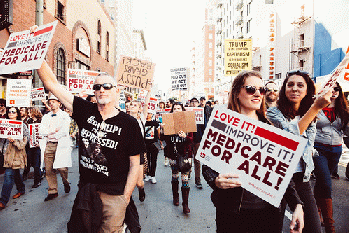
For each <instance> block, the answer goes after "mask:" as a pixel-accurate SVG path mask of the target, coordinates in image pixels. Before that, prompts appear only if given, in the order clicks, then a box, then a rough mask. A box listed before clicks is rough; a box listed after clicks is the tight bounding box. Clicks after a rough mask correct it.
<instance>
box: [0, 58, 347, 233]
mask: <svg viewBox="0 0 349 233" xmlns="http://www.w3.org/2000/svg"><path fill="white" fill-rule="evenodd" d="M38 74H39V77H40V79H41V81H42V82H43V84H44V86H45V88H46V89H47V90H48V91H49V92H50V95H49V96H48V99H47V102H46V101H43V103H44V105H45V108H44V109H43V110H42V111H40V109H39V108H37V107H30V108H24V107H22V108H17V107H7V108H6V101H5V100H3V99H1V100H0V117H1V118H6V119H10V120H19V121H22V122H23V134H22V135H23V136H22V138H20V139H13V138H11V137H8V138H1V139H0V152H1V154H0V165H1V169H2V170H1V171H2V173H3V174H4V182H3V186H2V191H1V198H0V209H4V208H6V205H7V204H8V202H9V200H10V195H11V191H12V189H13V186H14V185H16V188H17V193H16V194H15V195H14V196H13V197H12V198H14V199H16V198H20V197H21V196H22V195H24V194H25V192H26V189H25V184H24V182H23V181H24V180H26V179H27V178H28V174H29V172H30V168H31V167H33V168H34V183H33V186H32V188H37V187H39V186H40V185H41V180H42V179H43V178H44V177H45V178H46V180H47V183H48V193H47V196H46V197H45V199H43V200H44V201H53V200H54V199H55V198H57V197H58V181H57V177H56V173H59V174H60V176H61V178H62V184H63V186H64V191H65V193H69V192H70V188H71V187H70V182H69V180H68V169H69V167H71V166H72V159H71V152H72V149H73V148H74V147H78V148H79V174H80V177H79V182H78V187H79V190H78V193H77V196H76V199H75V201H74V205H73V208H72V213H71V216H70V220H69V222H68V224H67V227H68V232H122V231H123V230H124V225H125V224H126V225H127V227H128V229H129V230H130V231H131V232H140V230H141V226H140V223H139V216H138V213H137V208H136V205H135V203H134V202H133V200H132V193H133V190H134V189H135V187H137V189H138V198H139V200H140V201H141V202H144V201H145V200H146V190H145V186H144V182H151V183H152V184H156V183H157V180H156V167H157V158H158V154H159V150H164V156H165V157H166V159H165V166H168V165H170V167H171V174H172V176H171V184H172V197H173V205H174V206H179V205H180V194H179V193H180V192H181V194H182V195H181V197H182V207H183V213H184V214H189V213H190V207H189V194H190V185H189V180H190V179H191V172H192V170H193V172H194V180H195V186H196V188H198V189H202V188H203V186H202V181H201V175H202V176H203V177H204V179H205V181H206V182H207V183H208V185H209V186H210V187H211V188H212V189H213V192H212V195H211V199H212V202H213V204H214V206H215V208H216V231H217V232H219V233H225V232H232V229H234V232H241V233H247V232H248V233H257V232H269V233H274V232H275V233H279V232H282V229H283V223H284V222H283V216H284V214H285V209H286V206H287V205H288V206H289V208H290V209H291V211H292V212H293V215H292V220H291V223H290V231H291V232H306V233H308V232H309V233H310V232H311V233H314V232H319V233H321V230H322V226H324V227H325V231H326V233H333V232H335V225H334V219H333V204H332V195H331V194H332V180H331V176H334V174H335V173H336V172H337V169H338V163H339V158H340V156H341V154H342V142H343V137H345V136H348V135H349V129H348V123H349V108H348V103H347V100H346V97H345V95H344V93H343V90H342V88H341V86H340V85H339V83H336V84H335V86H334V87H333V88H332V89H331V90H330V91H328V92H327V93H326V94H325V95H323V96H317V97H316V98H314V96H316V95H315V94H316V88H315V84H314V82H313V80H312V79H311V77H310V76H309V74H308V73H307V72H304V71H301V70H296V71H290V72H288V73H287V75H286V78H285V80H284V81H283V84H282V86H281V88H280V89H279V87H278V86H277V85H276V83H274V82H272V81H270V82H267V83H266V84H264V83H263V78H262V76H261V74H260V73H259V72H256V71H242V72H240V73H239V74H238V75H237V76H236V77H235V79H234V81H233V83H232V87H231V89H230V90H229V97H228V103H227V105H226V107H227V109H230V110H232V111H235V112H238V113H240V114H241V115H243V117H246V118H250V119H254V120H256V121H260V122H263V123H266V124H269V125H273V126H275V127H277V128H280V129H282V130H285V131H287V132H289V133H292V134H295V135H298V136H301V137H303V138H305V139H306V141H307V143H306V147H305V149H304V152H303V154H302V156H301V158H300V160H299V162H298V164H297V166H296V170H295V172H294V174H293V177H292V179H291V181H290V183H289V184H288V187H287V190H286V192H285V194H284V196H283V198H282V201H281V204H280V206H279V207H275V206H273V205H271V204H270V203H268V202H266V201H265V200H262V199H261V198H259V197H258V196H256V195H254V194H253V193H251V192H249V191H248V190H246V189H244V188H242V187H241V183H242V182H243V181H242V180H240V179H239V175H237V174H233V173H225V174H220V173H218V172H217V171H215V170H213V169H212V168H210V167H208V166H206V165H202V164H200V162H199V161H198V160H196V159H195V158H194V157H195V154H196V153H197V151H198V148H199V146H200V142H201V140H202V137H203V134H204V131H205V128H206V127H207V123H208V120H209V118H210V115H211V112H212V110H213V107H214V105H217V104H218V102H217V101H206V98H205V97H200V96H199V97H193V98H191V99H190V100H186V101H185V102H178V101H176V100H173V99H169V100H168V101H167V102H166V103H165V102H159V104H158V111H159V112H161V114H165V113H164V112H166V111H167V112H168V113H177V112H183V111H186V108H188V107H201V108H203V112H204V121H203V122H204V123H203V124H197V127H196V128H197V130H196V132H185V131H183V130H179V131H178V132H176V133H175V134H172V135H165V134H164V123H163V122H162V121H161V119H160V118H161V117H160V115H157V114H153V113H150V112H148V107H147V106H148V103H149V99H150V93H151V92H150V91H148V94H147V96H146V97H145V100H144V103H142V102H140V101H138V100H131V101H127V102H126V103H125V109H120V108H119V106H118V99H119V94H120V91H121V89H120V87H119V86H118V85H117V83H116V80H115V79H114V78H113V77H111V76H109V75H107V74H104V73H103V74H101V75H100V76H98V77H97V78H96V79H95V82H94V85H93V90H94V95H88V96H87V98H83V97H81V96H74V95H73V94H71V93H70V92H69V91H67V90H66V89H65V88H64V87H62V86H61V85H59V83H58V81H57V79H56V77H55V75H54V74H53V72H52V70H51V68H50V67H49V66H48V64H47V63H46V62H45V61H44V62H43V64H42V66H41V68H40V69H39V70H38ZM151 85H152V84H151ZM198 98H199V99H198ZM142 104H143V105H144V106H143V107H142ZM33 123H40V128H39V132H40V135H41V137H42V138H41V139H40V140H39V141H38V142H36V143H35V144H34V145H31V146H29V144H30V143H29V141H30V140H29V138H30V135H29V131H28V127H29V125H30V124H33ZM346 141H348V140H344V142H346ZM1 159H2V160H1ZM192 167H194V168H193V169H192ZM21 170H23V174H21ZM311 177H313V178H315V187H314V189H313V188H312V185H311V183H310V179H311ZM334 177H336V176H334ZM347 177H348V179H349V174H347ZM180 184H181V186H180ZM179 187H181V188H179ZM169 192H170V191H169ZM86 202H87V203H88V205H86ZM86 206H88V207H86Z"/></svg>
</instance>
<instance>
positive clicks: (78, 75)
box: [68, 69, 100, 95]
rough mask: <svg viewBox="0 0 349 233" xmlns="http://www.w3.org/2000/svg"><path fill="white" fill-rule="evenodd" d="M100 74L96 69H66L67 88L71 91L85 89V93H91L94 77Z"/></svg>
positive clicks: (75, 91)
mask: <svg viewBox="0 0 349 233" xmlns="http://www.w3.org/2000/svg"><path fill="white" fill-rule="evenodd" d="M99 74H100V72H97V71H90V70H78V69H68V89H69V91H70V92H72V93H80V92H82V91H85V92H86V94H88V95H92V94H94V91H93V89H92V88H93V84H94V83H95V79H96V77H97V76H98V75H99Z"/></svg>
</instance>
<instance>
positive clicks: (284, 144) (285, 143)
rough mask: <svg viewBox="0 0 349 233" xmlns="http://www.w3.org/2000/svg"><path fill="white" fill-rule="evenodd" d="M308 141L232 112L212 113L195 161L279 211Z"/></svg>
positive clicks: (223, 108) (218, 110) (216, 111)
mask: <svg viewBox="0 0 349 233" xmlns="http://www.w3.org/2000/svg"><path fill="white" fill-rule="evenodd" d="M306 143H307V140H306V139H304V138H302V137H300V136H296V135H294V134H291V133H288V132H286V131H284V130H281V129H278V128H275V127H273V126H271V125H268V124H265V123H262V122H260V121H256V120H254V119H252V118H249V117H247V116H245V115H241V114H239V113H237V112H234V111H231V110H229V109H227V108H226V107H224V106H217V107H215V108H214V109H213V111H212V114H211V117H210V120H209V122H208V125H207V127H206V129H205V132H204V135H203V137H202V140H201V143H200V147H199V150H198V152H197V154H196V159H197V160H199V161H200V162H202V163H203V164H205V165H207V166H209V167H211V168H212V169H213V170H215V171H217V172H218V173H221V174H225V173H231V174H239V181H241V186H242V187H243V188H244V189H246V190H248V191H250V192H251V193H253V194H255V195H257V196H258V197H260V198H261V199H263V200H265V201H267V202H269V203H270V204H272V205H273V206H275V207H278V206H279V204H280V201H281V199H282V197H283V195H284V193H285V191H286V188H287V187H288V184H289V182H290V179H291V178H292V176H293V173H294V171H295V169H296V166H297V164H298V162H299V159H300V157H301V156H302V154H303V151H304V148H305V145H306Z"/></svg>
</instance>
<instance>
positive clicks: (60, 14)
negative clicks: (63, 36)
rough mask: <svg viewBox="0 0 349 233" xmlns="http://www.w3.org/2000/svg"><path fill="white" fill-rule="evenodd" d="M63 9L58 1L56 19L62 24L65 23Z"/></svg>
mask: <svg viewBox="0 0 349 233" xmlns="http://www.w3.org/2000/svg"><path fill="white" fill-rule="evenodd" d="M64 13H65V8H64V6H63V4H62V3H61V2H60V1H57V10H56V18H57V19H59V20H60V21H61V22H62V23H64V21H65V17H64Z"/></svg>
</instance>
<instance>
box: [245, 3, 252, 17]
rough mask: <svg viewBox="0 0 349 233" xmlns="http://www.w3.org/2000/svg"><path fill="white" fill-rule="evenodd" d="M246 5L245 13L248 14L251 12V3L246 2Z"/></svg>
mask: <svg viewBox="0 0 349 233" xmlns="http://www.w3.org/2000/svg"><path fill="white" fill-rule="evenodd" d="M246 7H247V10H246V11H247V12H246V14H247V15H249V14H250V13H251V3H248V4H247V6H246Z"/></svg>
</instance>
